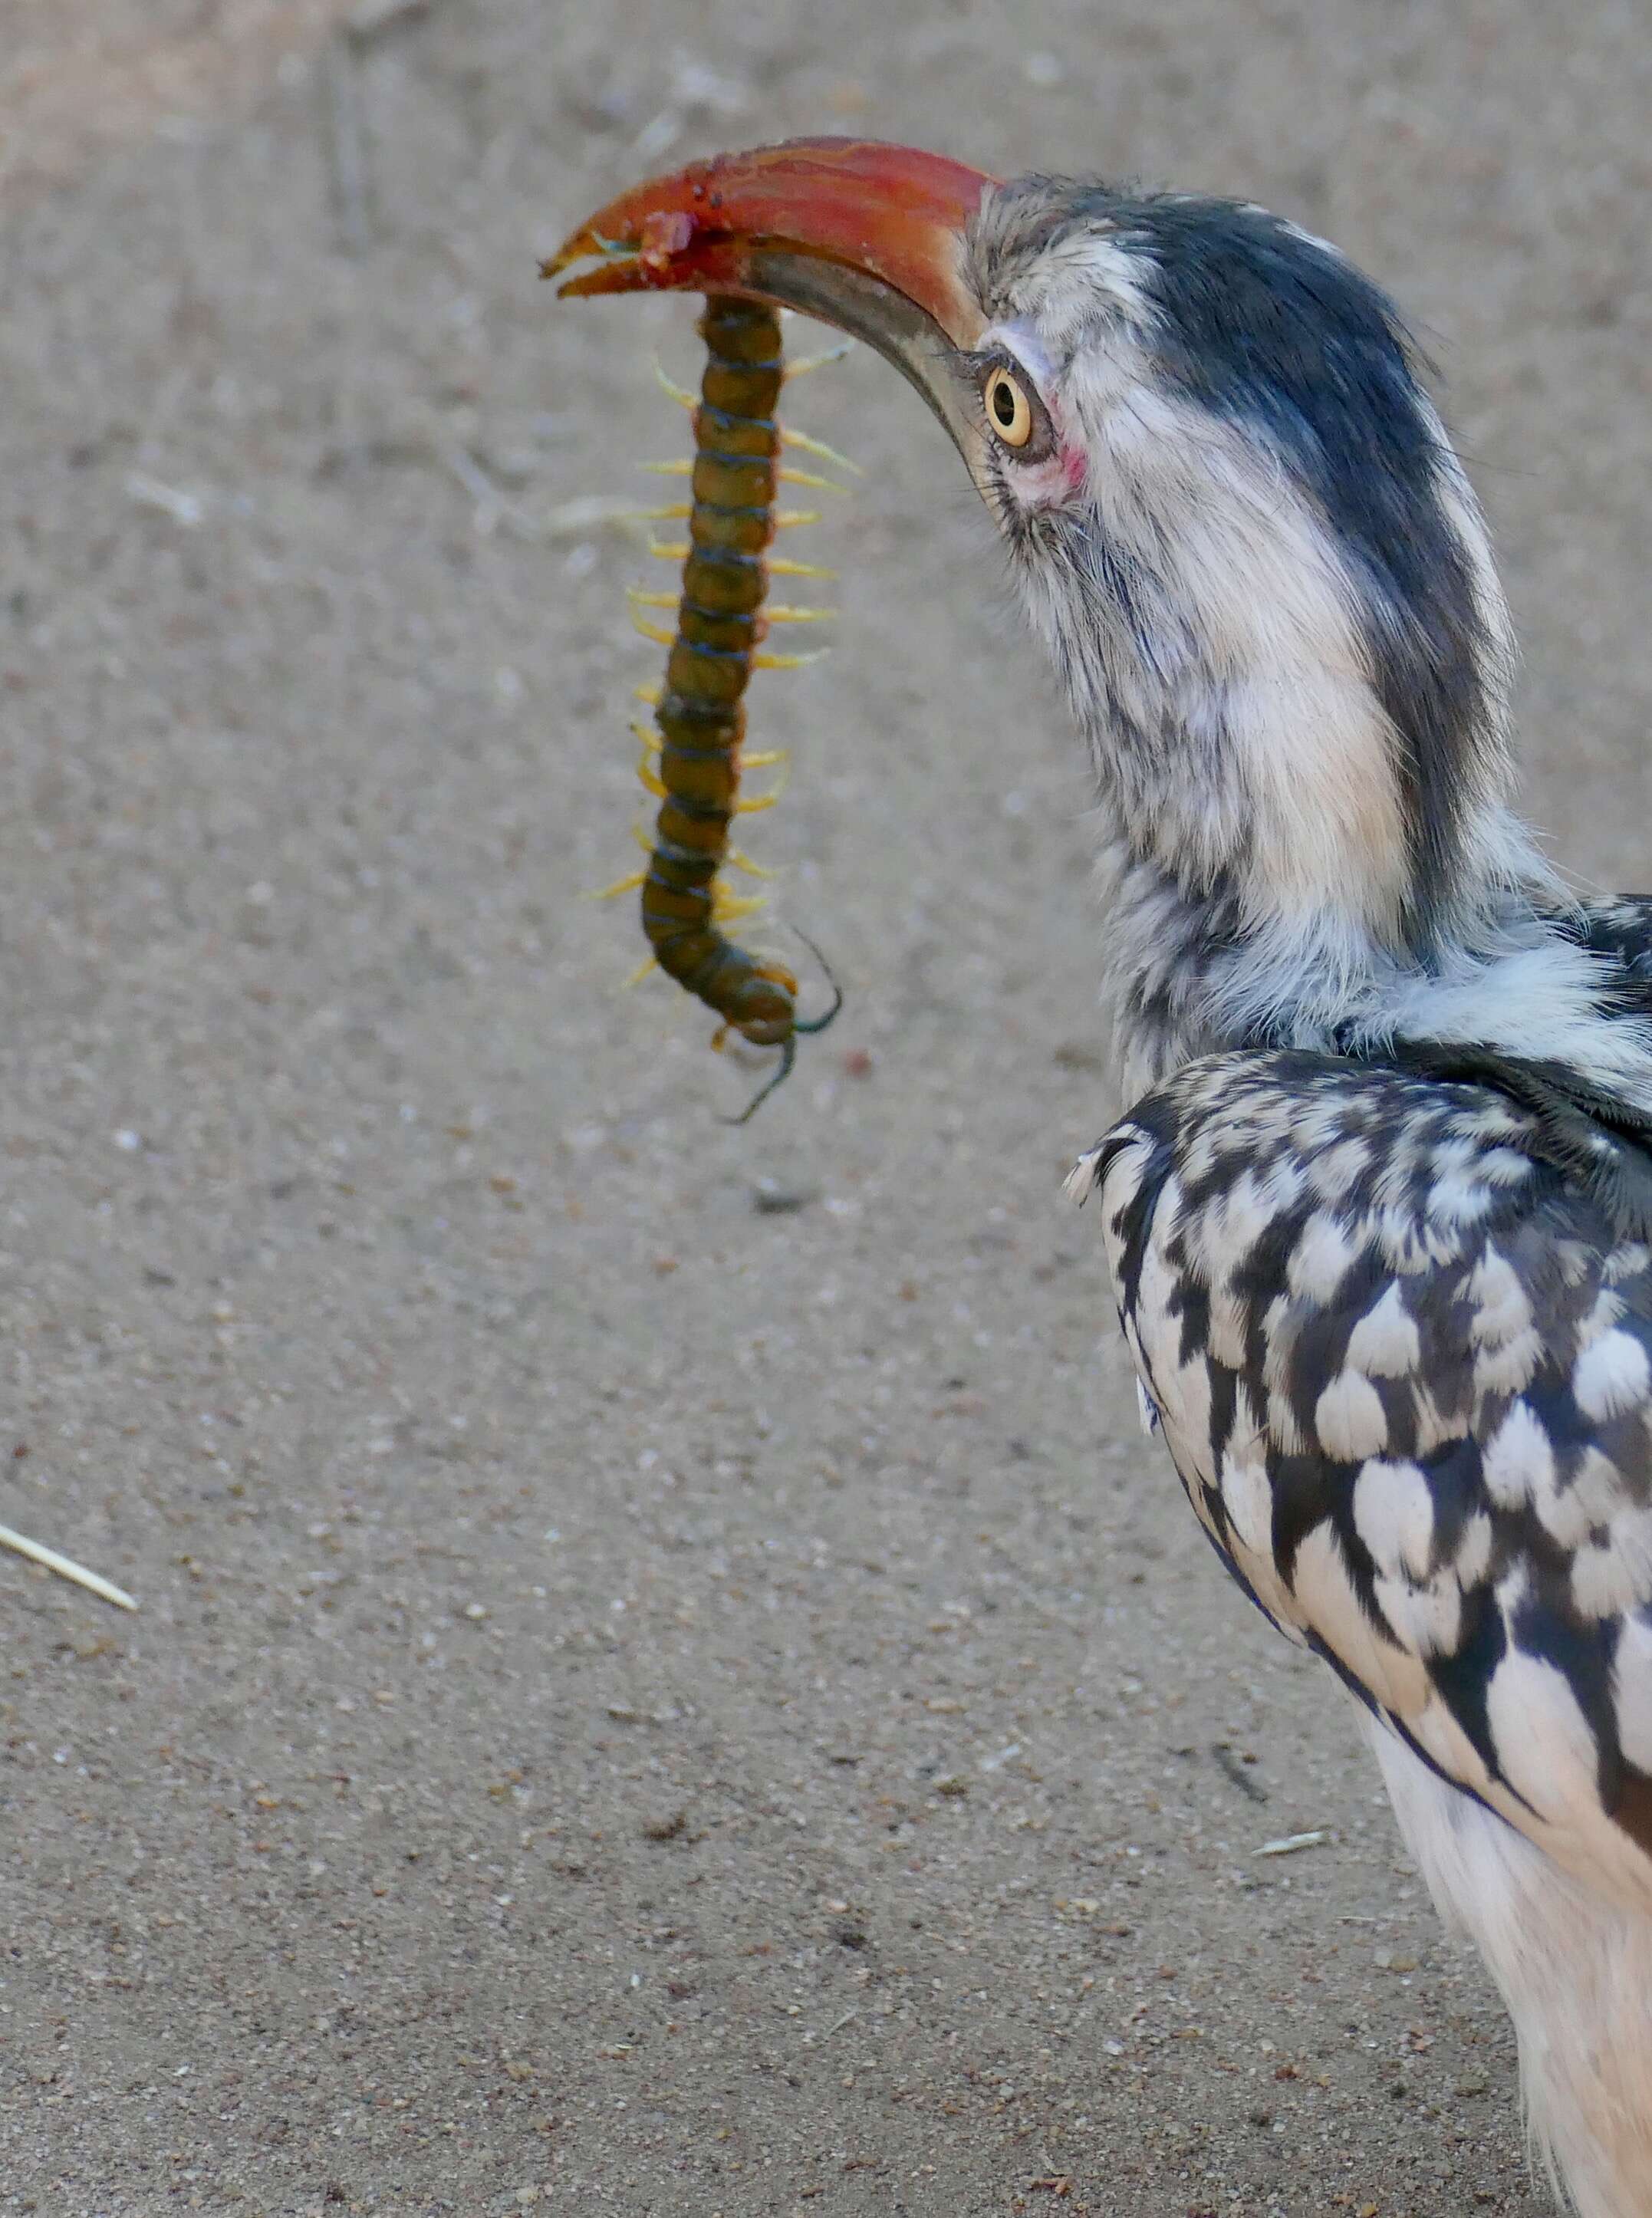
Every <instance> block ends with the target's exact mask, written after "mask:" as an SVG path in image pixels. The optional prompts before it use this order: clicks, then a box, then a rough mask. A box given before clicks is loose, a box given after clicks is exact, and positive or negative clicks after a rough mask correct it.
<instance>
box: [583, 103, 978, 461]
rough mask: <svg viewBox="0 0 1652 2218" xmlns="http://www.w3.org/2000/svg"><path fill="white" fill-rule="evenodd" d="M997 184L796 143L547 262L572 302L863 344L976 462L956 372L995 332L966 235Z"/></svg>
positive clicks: (684, 190) (875, 149)
mask: <svg viewBox="0 0 1652 2218" xmlns="http://www.w3.org/2000/svg"><path fill="white" fill-rule="evenodd" d="M997 183H998V180H997V179H996V178H994V177H989V176H987V174H986V173H985V172H984V171H982V170H972V169H970V168H969V167H968V165H967V164H964V163H962V162H954V161H950V160H949V159H948V158H947V157H945V156H944V155H941V154H926V153H924V152H920V151H919V149H918V148H916V147H913V146H888V145H885V144H883V143H882V141H880V140H876V139H787V140H785V141H783V143H782V144H781V145H779V146H758V147H755V148H753V149H752V151H751V152H748V153H744V154H719V155H716V156H715V157H714V158H712V159H711V160H710V161H708V162H694V163H690V164H689V166H688V167H687V168H686V169H684V170H678V171H676V172H675V173H674V174H673V175H672V176H670V177H656V178H654V179H653V180H652V181H651V182H650V183H647V184H643V185H638V186H635V187H634V188H633V189H632V190H631V191H629V192H627V193H622V194H621V195H620V196H619V198H618V199H617V200H615V201H609V204H608V206H607V207H606V208H599V209H598V210H597V213H596V214H595V215H593V216H591V217H589V218H588V219H587V220H586V221H585V222H584V223H582V224H581V225H580V226H579V229H578V230H577V231H575V232H572V234H571V235H570V237H569V238H568V239H567V240H566V243H565V244H564V245H562V246H561V247H560V249H559V250H558V251H557V252H556V253H555V254H554V255H553V256H552V257H550V259H549V260H548V262H547V263H545V264H544V265H543V268H542V270H541V276H546V277H554V276H560V275H561V274H562V272H563V271H565V270H568V269H569V268H570V267H571V266H572V264H574V263H579V262H585V261H589V260H591V259H592V258H593V257H596V266H595V267H593V268H591V269H589V270H582V271H581V272H580V273H579V275H578V276H572V277H567V278H566V279H565V280H564V282H563V283H562V284H561V285H560V287H559V288H558V291H559V292H560V294H564V295H579V296H586V295H590V294H597V293H640V292H657V291H667V290H669V291H689V292H696V293H736V294H745V295H746V296H748V297H750V298H753V299H757V300H769V301H772V302H774V303H776V304H777V306H780V307H789V308H796V309H798V310H800V311H801V313H803V314H805V315H810V316H818V317H819V318H820V319H821V320H822V321H823V322H825V323H829V324H835V325H837V326H838V329H839V330H840V331H847V332H849V333H850V334H851V337H853V338H860V339H864V340H865V341H866V342H867V344H869V345H870V346H872V347H875V349H876V350H877V351H878V352H879V353H880V354H882V355H883V356H885V357H886V359H887V360H888V361H890V362H894V365H895V366H896V368H897V369H900V370H901V371H902V372H904V374H905V375H906V376H907V377H908V378H909V379H910V380H911V381H912V382H913V384H914V385H915V386H916V387H918V389H919V392H920V393H922V394H923V395H924V397H925V400H927V401H928V402H929V403H930V405H931V407H932V408H934V410H935V412H936V413H937V415H938V416H939V417H940V418H941V420H942V422H943V423H944V424H945V426H946V428H947V430H948V431H950V433H951V435H952V437H953V438H954V439H955V440H956V441H957V443H958V444H959V445H960V447H961V448H962V443H963V442H962V431H963V429H964V418H963V412H962V400H961V396H960V393H959V391H958V381H957V380H956V377H955V376H954V375H952V374H951V370H950V364H951V361H952V358H953V356H954V355H955V354H956V351H957V350H959V349H960V348H968V347H969V346H971V345H973V344H974V342H975V340H976V338H978V337H979V335H980V333H981V330H982V328H983V326H984V325H985V322H986V319H985V317H984V315H983V314H982V312H981V307H980V306H979V304H978V302H977V301H976V300H975V299H974V295H973V294H972V293H971V292H970V290H969V288H968V284H967V282H966V281H965V277H964V274H963V264H962V243H963V233H964V231H965V228H966V226H968V222H969V220H970V218H971V217H972V216H973V215H974V214H975V212H976V210H977V209H978V208H980V206H981V199H982V196H983V195H984V194H986V193H989V192H991V191H992V190H993V188H994V187H995V186H996V184H997Z"/></svg>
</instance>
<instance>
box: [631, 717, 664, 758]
mask: <svg viewBox="0 0 1652 2218" xmlns="http://www.w3.org/2000/svg"><path fill="white" fill-rule="evenodd" d="M626 730H627V731H628V732H629V733H630V734H631V736H632V738H633V739H634V740H641V741H642V744H643V746H644V747H646V748H647V752H648V753H650V754H651V755H657V754H658V753H659V746H660V741H659V733H658V732H657V731H655V729H654V728H653V725H652V724H641V723H638V724H628V725H627V726H626Z"/></svg>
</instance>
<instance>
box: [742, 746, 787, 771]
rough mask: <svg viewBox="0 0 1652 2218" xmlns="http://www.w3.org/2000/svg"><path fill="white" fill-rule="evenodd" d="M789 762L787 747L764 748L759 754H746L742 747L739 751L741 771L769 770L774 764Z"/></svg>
mask: <svg viewBox="0 0 1652 2218" xmlns="http://www.w3.org/2000/svg"><path fill="white" fill-rule="evenodd" d="M790 760H791V749H790V748H789V747H764V750H763V752H762V753H761V754H747V753H746V750H745V748H744V747H742V748H741V749H740V768H741V769H742V770H769V769H771V768H772V767H773V765H775V764H776V763H783V762H789V761H790Z"/></svg>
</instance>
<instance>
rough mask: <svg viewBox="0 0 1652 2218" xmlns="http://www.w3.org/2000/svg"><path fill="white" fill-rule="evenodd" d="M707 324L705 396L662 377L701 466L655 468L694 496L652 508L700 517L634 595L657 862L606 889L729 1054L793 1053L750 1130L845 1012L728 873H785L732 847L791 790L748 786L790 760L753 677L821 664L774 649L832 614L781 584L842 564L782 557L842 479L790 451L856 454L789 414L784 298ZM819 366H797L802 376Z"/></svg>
mask: <svg viewBox="0 0 1652 2218" xmlns="http://www.w3.org/2000/svg"><path fill="white" fill-rule="evenodd" d="M697 328H698V331H699V333H700V337H701V338H702V341H703V342H704V344H705V349H706V361H705V367H704V370H703V373H702V379H701V385H700V393H699V396H698V399H697V400H696V397H695V395H694V394H693V393H691V392H689V391H687V390H686V389H684V388H682V387H678V386H676V385H674V384H672V383H671V381H670V380H669V379H668V378H666V377H665V374H664V372H663V371H662V372H660V373H659V375H660V381H661V382H662V383H663V384H664V385H665V387H666V390H667V391H668V392H670V393H671V395H672V397H673V398H674V399H675V400H678V401H680V402H681V403H682V404H683V405H684V406H686V407H688V408H689V409H690V411H691V412H692V423H693V431H694V454H693V457H692V460H684V461H682V462H666V463H657V464H653V465H647V466H645V467H652V468H656V469H660V470H664V471H665V472H667V473H669V474H673V475H682V476H686V477H687V478H688V479H689V480H690V499H689V500H688V501H686V502H682V503H674V504H672V505H668V506H666V507H663V508H657V509H653V510H649V511H644V513H646V514H647V516H648V517H650V518H651V519H652V518H660V519H671V520H676V521H680V522H682V523H684V524H685V525H686V531H685V533H684V537H683V538H682V539H681V540H680V541H677V542H671V541H660V540H654V541H653V542H651V546H652V551H653V553H654V554H658V555H659V556H661V557H664V558H666V559H669V560H671V561H680V562H681V564H682V575H681V583H680V588H679V590H678V592H677V593H675V594H671V593H653V592H643V591H641V590H640V589H635V588H634V589H633V590H632V592H631V602H632V616H633V621H634V623H635V625H636V628H637V629H638V630H639V631H640V632H641V634H642V635H643V636H644V637H645V638H647V639H651V640H654V641H658V642H659V644H660V645H662V646H664V647H665V648H666V649H667V654H666V660H665V676H664V678H663V680H662V682H661V683H660V684H659V685H649V686H644V687H640V688H639V689H638V692H639V697H640V699H641V700H642V701H643V702H644V703H647V705H648V706H650V707H652V709H653V726H652V728H651V727H650V726H648V725H647V724H643V723H640V722H639V723H634V725H633V726H632V730H633V732H634V734H635V735H636V737H637V738H638V739H639V740H640V741H641V742H642V748H643V753H642V759H641V760H640V764H639V765H638V776H639V778H640V780H641V782H642V784H643V787H644V789H645V790H646V791H647V793H648V794H649V795H650V796H653V797H654V798H655V799H657V800H658V802H659V810H658V813H657V815H656V816H655V819H654V823H653V833H652V836H650V835H647V834H643V835H642V844H643V845H644V846H645V847H646V848H647V862H646V863H645V864H644V865H643V867H642V868H641V869H640V870H637V871H635V872H634V873H633V874H631V875H630V876H629V877H624V878H622V879H621V880H620V881H619V882H618V883H617V884H616V885H614V886H610V887H608V888H606V889H604V893H605V894H609V895H611V894H618V893H622V892H628V891H632V890H640V896H641V899H640V911H641V920H642V929H643V932H644V935H645V937H646V939H647V943H648V947H649V959H648V960H647V962H645V963H644V964H643V966H642V972H640V973H639V974H638V975H639V976H640V975H642V974H643V973H646V972H647V970H651V969H653V968H654V967H656V966H657V967H658V968H659V970H662V971H663V972H664V973H665V975H666V976H668V977H670V978H673V979H675V980H676V981H677V982H678V985H680V986H681V987H683V988H684V990H685V991H686V992H688V993H690V994H694V995H695V996H696V998H697V999H698V1000H700V1001H703V1002H704V1003H705V1005H706V1007H708V1008H709V1009H710V1010H712V1011H713V1012H714V1013H715V1014H716V1015H717V1016H718V1017H720V1018H721V1019H722V1021H721V1024H720V1025H719V1026H718V1029H717V1032H716V1033H715V1037H714V1038H713V1040H712V1043H711V1044H712V1045H713V1047H714V1048H721V1047H722V1046H723V1044H724V1043H725V1042H726V1040H727V1038H728V1036H729V1034H730V1033H731V1032H733V1033H737V1034H738V1035H739V1038H742V1039H744V1040H746V1041H748V1042H749V1043H750V1044H752V1045H753V1046H754V1047H764V1048H777V1049H778V1050H779V1051H780V1056H779V1062H778V1063H777V1067H776V1069H775V1071H774V1073H773V1075H772V1076H771V1077H770V1078H769V1079H768V1080H767V1081H765V1082H764V1085H763V1086H762V1087H759V1089H758V1092H757V1093H756V1094H754V1095H753V1096H752V1100H750V1101H749V1102H748V1103H747V1104H746V1108H745V1109H744V1110H743V1111H742V1112H741V1113H740V1114H739V1116H738V1117H733V1118H727V1119H726V1120H725V1121H726V1122H728V1123H730V1124H745V1123H746V1120H747V1119H748V1118H751V1117H752V1116H753V1115H755V1113H756V1112H757V1111H758V1109H759V1108H760V1107H761V1106H763V1104H764V1102H765V1101H766V1100H768V1099H769V1097H770V1094H773V1093H774V1092H775V1091H776V1089H777V1087H780V1086H781V1085H783V1083H784V1082H785V1081H786V1080H787V1079H788V1078H789V1076H790V1075H791V1072H792V1069H793V1067H794V1064H795V1060H796V1055H797V1042H798V1040H799V1038H801V1037H803V1036H805V1035H807V1034H809V1033H812V1032H824V1031H825V1030H826V1027H827V1026H828V1025H830V1024H831V1023H832V1020H833V1019H834V1018H835V1017H836V1016H837V1014H838V1011H839V1010H840V1009H841V1007H842V1006H843V991H842V988H840V987H839V986H838V983H837V982H836V980H835V979H833V978H832V973H831V971H830V970H828V969H826V963H825V962H824V958H822V957H820V951H819V950H818V949H816V948H815V947H814V943H813V942H812V941H810V940H808V939H807V938H804V935H802V934H801V933H800V934H799V937H800V938H804V944H805V945H807V946H808V947H809V948H810V951H811V952H812V953H814V955H815V957H816V959H817V960H819V961H820V963H821V968H822V970H824V971H825V972H826V979H827V982H828V984H829V986H830V988H831V993H832V1000H831V1004H830V1006H829V1007H827V1008H826V1009H825V1010H824V1011H823V1012H822V1013H820V1015H818V1016H812V1017H804V1016H801V1015H800V1014H799V1013H798V993H799V988H798V981H797V977H796V975H795V972H794V971H793V970H791V969H790V968H789V965H787V964H786V963H782V962H781V961H779V960H778V959H777V957H772V956H768V955H761V954H757V953H754V952H752V951H751V950H749V949H747V948H746V947H744V946H742V945H739V943H738V942H737V941H736V940H735V939H733V938H732V937H731V930H733V929H737V928H738V927H739V926H740V924H741V923H742V922H743V921H744V920H746V918H748V917H749V916H751V915H752V914H755V912H756V911H757V910H758V909H759V908H762V906H763V901H762V897H761V896H760V895H739V894H736V893H734V892H733V890H732V889H730V887H729V886H728V884H727V882H726V880H725V878H724V876H723V872H724V870H725V867H726V866H727V867H732V868H735V869H739V870H746V871H747V872H749V873H752V874H753V875H756V876H765V875H769V874H768V873H765V872H764V871H762V870H759V869H758V865H756V864H753V863H752V861H751V860H750V858H748V857H746V856H745V855H743V854H742V853H741V852H739V849H738V848H736V847H735V846H733V844H732V842H731V839H730V831H731V827H733V823H734V821H735V820H736V819H737V818H739V817H741V816H745V815H753V814H756V813H758V812H759V811H761V810H764V809H769V808H771V807H772V806H773V805H774V802H775V801H776V800H777V798H778V795H777V793H765V794H758V795H750V794H742V792H741V790H740V780H741V775H742V772H743V771H747V770H753V769H760V768H764V767H768V766H772V765H777V764H778V763H780V762H782V761H783V755H782V754H781V753H778V752H772V751H770V752H763V753H747V752H746V744H745V742H746V686H747V685H748V684H749V682H750V679H751V675H752V672H753V671H754V670H787V669H795V668H797V667H798V666H801V664H803V663H805V662H809V661H813V660H814V655H813V654H777V653H774V652H773V651H771V650H770V649H768V648H767V647H764V641H765V640H766V638H767V637H768V635H769V630H770V626H771V625H772V624H775V623H814V622H819V621H822V620H823V619H825V618H826V616H829V615H830V614H831V611H830V610H824V609H814V608H800V607H783V606H774V605H770V604H769V599H768V596H769V588H770V579H772V578H773V577H775V576H777V575H778V576H791V577H831V576H832V574H833V573H832V572H831V571H830V570H827V569H824V568H822V567H820V566H819V565H815V564H811V563H805V562H797V561H789V560H787V559H785V558H783V557H781V556H779V555H777V554H774V553H772V552H771V549H772V548H773V544H774V540H775V536H776V534H777V531H778V530H782V529H783V528H785V527H786V526H788V525H789V524H801V523H811V522H814V520H815V515H814V512H813V511H785V510H783V509H782V508H781V507H780V506H779V505H778V504H779V499H780V490H781V487H782V486H783V484H788V483H790V484H802V485H805V486H826V485H830V484H833V483H834V482H835V481H834V480H828V479H825V478H822V477H820V476H819V475H817V474H814V473H811V472H807V471H803V470H800V469H797V468H793V467H791V466H789V464H788V463H787V462H785V460H784V458H783V449H784V448H785V447H786V446H803V447H805V448H807V449H811V450H813V451H814V452H815V453H818V454H820V455H826V456H829V457H830V458H831V459H832V461H834V462H839V463H842V462H844V461H845V458H844V457H843V456H841V455H836V454H835V453H833V451H832V449H830V448H827V447H826V446H825V445H824V444H823V443H821V442H820V441H818V440H812V439H808V438H807V437H805V436H804V435H803V434H801V433H799V432H797V431H794V430H791V429H790V428H789V427H788V428H787V429H786V430H784V431H783V430H782V428H781V426H780V425H779V424H778V423H777V420H776V413H775V411H776V405H777V401H778V400H779V396H780V391H781V387H782V386H783V383H784V382H785V380H786V377H787V375H788V367H787V364H786V363H785V362H784V360H783V343H782V338H781V330H780V319H779V317H778V316H777V313H776V312H775V310H774V309H773V308H771V307H767V306H766V305H764V304H761V303H758V302H756V301H752V300H743V299H739V298H738V297H736V296H734V295H732V294H710V295H708V298H707V300H706V303H705V307H704V311H703V313H702V315H701V317H700V319H699V323H698V326H697ZM813 366H814V365H813V364H805V363H797V364H795V365H793V366H792V374H793V375H795V374H796V372H797V371H798V370H799V369H803V368H805V367H813ZM667 609H669V610H674V611H675V614H676V619H677V621H676V625H675V628H674V629H667V628H666V627H665V625H663V624H661V623H658V622H657V621H655V620H654V619H653V617H652V616H649V615H648V614H647V611H648V610H667Z"/></svg>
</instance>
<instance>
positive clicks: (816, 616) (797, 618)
mask: <svg viewBox="0 0 1652 2218" xmlns="http://www.w3.org/2000/svg"><path fill="white" fill-rule="evenodd" d="M764 615H765V616H767V617H768V619H769V621H770V623H834V622H835V621H836V619H837V615H838V611H837V610H836V609H800V608H795V607H793V606H791V605H790V604H788V603H787V602H785V601H776V602H773V603H771V604H770V606H769V607H768V608H767V609H765V610H764Z"/></svg>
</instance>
